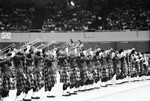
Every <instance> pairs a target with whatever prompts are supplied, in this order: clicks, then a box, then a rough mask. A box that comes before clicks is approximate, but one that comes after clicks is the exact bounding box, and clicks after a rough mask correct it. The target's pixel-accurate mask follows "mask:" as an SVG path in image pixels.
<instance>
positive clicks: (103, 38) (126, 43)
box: [0, 31, 150, 52]
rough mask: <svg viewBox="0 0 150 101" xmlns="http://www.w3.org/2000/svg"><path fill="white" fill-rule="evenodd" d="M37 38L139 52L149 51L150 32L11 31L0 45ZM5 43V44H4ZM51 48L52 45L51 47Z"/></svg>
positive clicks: (20, 43)
mask: <svg viewBox="0 0 150 101" xmlns="http://www.w3.org/2000/svg"><path fill="white" fill-rule="evenodd" d="M0 37H2V35H0ZM37 38H40V39H41V42H47V41H54V40H55V41H58V42H65V41H69V40H70V39H73V40H74V41H77V40H81V41H83V42H84V44H85V46H86V48H89V47H93V48H94V47H95V46H96V45H98V46H99V47H101V48H103V49H109V48H111V47H112V48H114V49H116V50H118V49H121V48H123V49H127V48H132V47H135V48H136V49H137V50H139V51H141V52H146V51H150V32H149V31H124V32H80V33H78V32H76V33H75V32H67V33H33V32H32V33H11V39H0V43H1V45H0V47H4V46H6V45H5V44H7V45H8V44H10V43H16V44H18V47H19V46H21V45H22V43H25V42H29V41H33V40H35V39H37ZM4 43H5V44H4ZM51 48H53V46H52V47H51Z"/></svg>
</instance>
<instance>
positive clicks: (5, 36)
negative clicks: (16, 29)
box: [1, 32, 11, 40]
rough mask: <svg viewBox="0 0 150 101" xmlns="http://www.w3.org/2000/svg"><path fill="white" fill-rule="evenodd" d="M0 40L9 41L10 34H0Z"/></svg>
mask: <svg viewBox="0 0 150 101" xmlns="http://www.w3.org/2000/svg"><path fill="white" fill-rule="evenodd" d="M1 39H2V40H5V39H8V40H10V39H11V33H10V32H2V33H1Z"/></svg>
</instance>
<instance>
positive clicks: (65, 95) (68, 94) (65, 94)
mask: <svg viewBox="0 0 150 101" xmlns="http://www.w3.org/2000/svg"><path fill="white" fill-rule="evenodd" d="M62 96H71V94H69V93H68V94H65V95H62Z"/></svg>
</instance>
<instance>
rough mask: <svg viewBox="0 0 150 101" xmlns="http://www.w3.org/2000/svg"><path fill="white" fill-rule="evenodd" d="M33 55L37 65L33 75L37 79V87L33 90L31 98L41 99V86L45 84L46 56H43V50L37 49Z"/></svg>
mask: <svg viewBox="0 0 150 101" xmlns="http://www.w3.org/2000/svg"><path fill="white" fill-rule="evenodd" d="M33 57H34V66H35V68H34V73H33V75H34V79H35V84H36V88H35V90H34V91H33V94H32V97H31V98H32V99H40V97H39V96H38V95H39V94H38V93H39V91H40V90H41V88H42V87H43V86H44V81H43V66H44V65H43V64H44V58H43V56H42V50H37V51H36V53H35V54H34V56H33Z"/></svg>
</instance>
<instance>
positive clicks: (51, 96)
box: [47, 95, 56, 98]
mask: <svg viewBox="0 0 150 101" xmlns="http://www.w3.org/2000/svg"><path fill="white" fill-rule="evenodd" d="M55 97H56V96H54V95H49V96H47V98H55Z"/></svg>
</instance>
